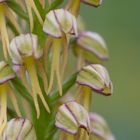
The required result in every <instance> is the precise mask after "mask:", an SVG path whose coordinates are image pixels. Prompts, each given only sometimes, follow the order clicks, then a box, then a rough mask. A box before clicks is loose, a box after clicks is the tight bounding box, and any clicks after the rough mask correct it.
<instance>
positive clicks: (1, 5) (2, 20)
mask: <svg viewBox="0 0 140 140" xmlns="http://www.w3.org/2000/svg"><path fill="white" fill-rule="evenodd" d="M6 18H8V19H9V20H10V22H11V23H12V24H13V25H14V27H15V28H16V30H17V31H18V32H19V33H20V32H21V31H20V28H19V25H18V23H17V22H16V21H17V20H16V17H15V15H14V13H13V11H12V10H11V9H10V8H9V7H8V5H7V0H0V34H1V38H2V46H3V52H4V57H5V59H6V60H7V59H8V55H9V53H10V51H9V36H8V31H7V28H6V24H7V23H6Z"/></svg>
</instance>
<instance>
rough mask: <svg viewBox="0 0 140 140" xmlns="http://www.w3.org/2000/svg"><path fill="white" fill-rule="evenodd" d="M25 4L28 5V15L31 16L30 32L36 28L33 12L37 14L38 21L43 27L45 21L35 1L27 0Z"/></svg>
mask: <svg viewBox="0 0 140 140" xmlns="http://www.w3.org/2000/svg"><path fill="white" fill-rule="evenodd" d="M25 3H26V7H27V11H28V15H29V20H30V30H31V31H32V30H33V28H34V18H33V14H32V10H33V11H34V12H35V14H36V16H37V18H38V21H39V22H40V24H41V25H43V20H42V17H41V15H40V13H39V11H38V9H37V7H36V5H35V3H34V0H25Z"/></svg>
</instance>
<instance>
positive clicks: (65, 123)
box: [55, 101, 90, 134]
mask: <svg viewBox="0 0 140 140" xmlns="http://www.w3.org/2000/svg"><path fill="white" fill-rule="evenodd" d="M55 125H56V127H58V128H60V129H62V130H64V131H66V132H69V133H71V134H76V133H77V132H78V130H79V128H83V129H85V130H86V131H87V133H89V132H90V122H89V116H88V112H87V111H86V110H85V109H84V108H83V107H82V106H81V105H80V104H78V103H76V102H74V101H71V102H68V103H66V104H63V105H61V106H60V107H59V109H58V112H57V114H56V123H55Z"/></svg>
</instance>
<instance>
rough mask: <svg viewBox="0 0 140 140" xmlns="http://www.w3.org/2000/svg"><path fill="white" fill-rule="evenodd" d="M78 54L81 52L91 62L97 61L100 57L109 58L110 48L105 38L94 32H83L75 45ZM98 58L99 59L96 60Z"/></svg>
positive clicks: (101, 58) (103, 59)
mask: <svg viewBox="0 0 140 140" xmlns="http://www.w3.org/2000/svg"><path fill="white" fill-rule="evenodd" d="M74 47H75V48H74V50H75V53H76V54H79V53H81V51H82V55H83V57H84V59H85V60H87V61H89V62H93V63H94V62H95V61H97V60H98V59H99V60H102V61H105V60H108V58H109V53H108V49H107V46H106V43H105V41H104V39H103V38H102V37H101V36H100V35H99V34H97V33H94V32H82V33H80V34H79V37H78V38H77V41H76V46H74ZM96 59H97V60H96Z"/></svg>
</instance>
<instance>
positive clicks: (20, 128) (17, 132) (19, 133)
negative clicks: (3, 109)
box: [2, 118, 37, 140]
mask: <svg viewBox="0 0 140 140" xmlns="http://www.w3.org/2000/svg"><path fill="white" fill-rule="evenodd" d="M36 139H37V138H36V133H35V129H34V127H33V125H32V124H31V122H30V121H29V120H27V119H23V118H17V119H12V120H10V121H9V122H8V123H7V126H6V128H5V130H4V132H3V139H2V140H36Z"/></svg>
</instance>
